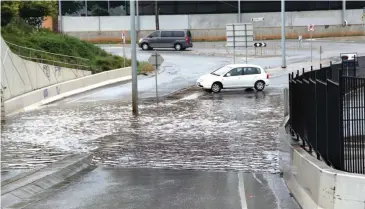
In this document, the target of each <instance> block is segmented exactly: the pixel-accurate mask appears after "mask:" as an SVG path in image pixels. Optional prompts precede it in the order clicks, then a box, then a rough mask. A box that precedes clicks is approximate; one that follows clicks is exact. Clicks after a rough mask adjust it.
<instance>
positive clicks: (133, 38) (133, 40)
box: [130, 0, 138, 116]
mask: <svg viewBox="0 0 365 209" xmlns="http://www.w3.org/2000/svg"><path fill="white" fill-rule="evenodd" d="M130 18H131V30H130V36H131V47H132V112H133V115H135V116H137V115H138V89H137V53H136V28H135V2H134V0H130Z"/></svg>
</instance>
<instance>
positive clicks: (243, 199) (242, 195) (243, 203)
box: [237, 173, 247, 209]
mask: <svg viewBox="0 0 365 209" xmlns="http://www.w3.org/2000/svg"><path fill="white" fill-rule="evenodd" d="M237 175H238V191H239V193H240V199H241V208H242V209H247V202H246V194H245V185H244V184H243V174H242V173H237Z"/></svg>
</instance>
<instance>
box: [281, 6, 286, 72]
mask: <svg viewBox="0 0 365 209" xmlns="http://www.w3.org/2000/svg"><path fill="white" fill-rule="evenodd" d="M281 21H282V22H281V58H282V63H281V67H282V68H286V54H285V0H281Z"/></svg>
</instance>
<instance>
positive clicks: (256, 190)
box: [26, 168, 299, 209]
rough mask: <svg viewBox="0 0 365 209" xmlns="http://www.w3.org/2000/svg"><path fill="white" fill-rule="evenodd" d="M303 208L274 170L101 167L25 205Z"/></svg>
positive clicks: (41, 208) (57, 208) (67, 208)
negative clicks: (45, 196)
mask: <svg viewBox="0 0 365 209" xmlns="http://www.w3.org/2000/svg"><path fill="white" fill-rule="evenodd" d="M48 208H53V209H61V208H62V209H71V208H78V209H84V208H85V209H100V208H107V209H120V208H124V209H132V208H135V209H137V208H138V209H165V208H166V209H167V208H179V209H185V208H186V209H193V208H194V209H198V208H199V209H203V208H206V209H223V208H224V209H299V207H298V205H297V204H296V203H295V201H294V200H293V199H292V198H291V197H290V194H289V191H288V190H287V188H286V187H285V185H284V182H283V180H282V179H281V178H280V177H279V176H278V175H273V174H250V173H237V172H203V171H196V170H183V171H176V170H167V169H116V168H97V169H96V170H94V171H92V172H90V173H88V174H86V175H85V176H84V177H82V178H81V179H79V180H76V181H75V182H73V183H72V184H71V185H69V186H68V187H66V188H63V189H61V190H60V191H58V192H56V193H54V194H52V195H50V196H49V197H48V198H47V199H45V200H41V201H38V202H36V203H34V204H33V205H31V206H29V207H26V209H48Z"/></svg>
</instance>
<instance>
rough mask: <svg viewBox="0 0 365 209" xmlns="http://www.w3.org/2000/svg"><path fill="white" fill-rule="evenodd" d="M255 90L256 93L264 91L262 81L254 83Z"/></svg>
mask: <svg viewBox="0 0 365 209" xmlns="http://www.w3.org/2000/svg"><path fill="white" fill-rule="evenodd" d="M255 89H256V91H262V90H264V89H265V82H263V81H256V83H255Z"/></svg>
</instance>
